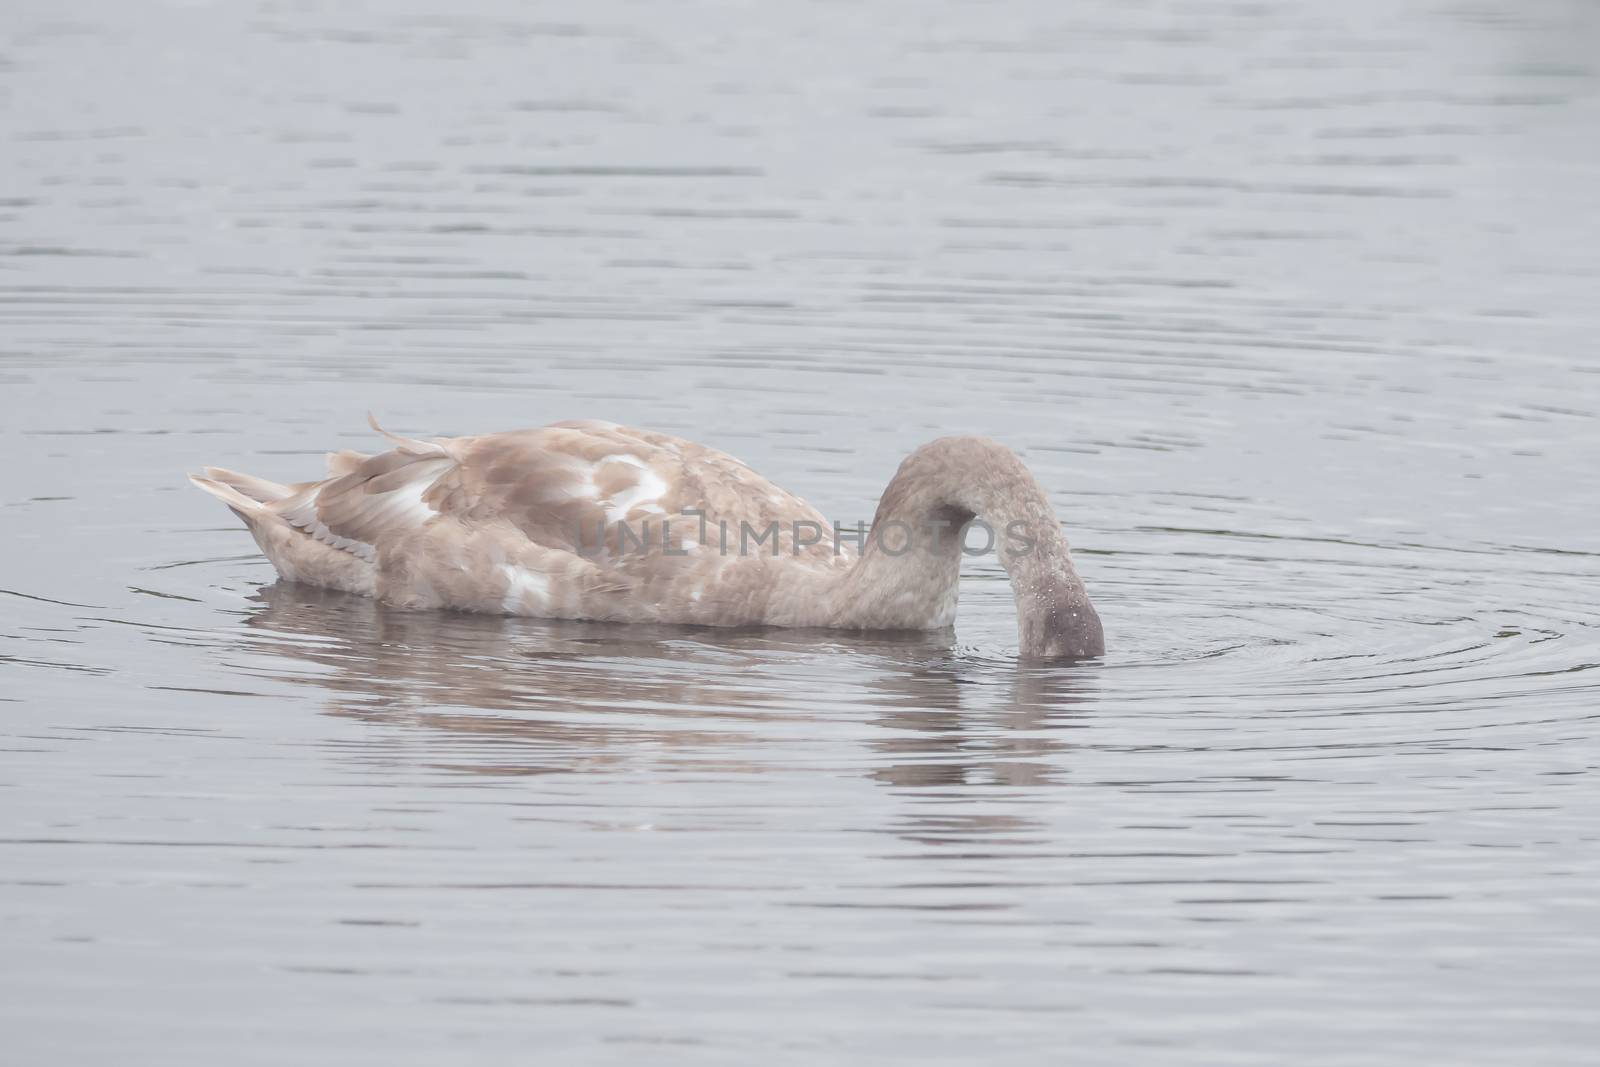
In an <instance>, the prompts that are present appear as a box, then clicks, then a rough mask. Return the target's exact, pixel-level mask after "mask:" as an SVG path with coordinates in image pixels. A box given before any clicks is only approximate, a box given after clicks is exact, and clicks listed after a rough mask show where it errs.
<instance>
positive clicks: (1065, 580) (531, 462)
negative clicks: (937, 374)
mask: <svg viewBox="0 0 1600 1067" xmlns="http://www.w3.org/2000/svg"><path fill="white" fill-rule="evenodd" d="M373 426H374V429H379V432H380V433H384V434H385V436H386V437H388V438H389V439H390V440H391V441H393V442H394V443H395V447H394V448H393V449H391V450H390V451H387V452H383V453H380V454H377V455H372V456H368V455H363V454H361V453H357V452H337V453H333V454H330V455H329V457H328V473H329V477H328V478H326V479H325V480H323V481H320V482H306V483H302V484H299V485H292V486H284V485H277V484H275V483H272V482H267V481H264V480H262V479H260V478H253V477H251V476H249V475H244V474H236V473H234V472H232V471H227V470H222V469H219V468H215V467H208V468H206V474H205V476H200V475H191V476H190V478H191V480H192V481H193V482H194V483H195V484H196V485H198V486H200V487H201V488H202V489H205V490H206V491H207V492H209V493H211V494H212V495H214V496H217V497H219V498H220V499H222V500H223V501H224V502H225V503H227V504H228V506H229V507H230V508H232V509H233V510H234V512H235V513H236V514H238V515H239V517H240V518H241V519H243V520H244V522H245V525H246V526H248V527H249V528H250V531H251V533H252V534H253V535H254V536H255V539H256V543H257V544H259V545H260V546H261V550H262V551H263V552H264V553H266V556H267V558H268V559H269V560H271V561H272V564H273V566H274V567H276V568H277V570H278V573H279V574H280V575H282V576H283V577H284V578H286V579H289V580H291V581H300V582H307V583H310V584H312V585H319V586H325V587H328V588H334V589H343V590H346V591H348V592H353V593H361V594H365V595H367V596H372V597H376V598H378V599H380V600H383V601H385V602H387V603H390V604H393V605H396V606H399V607H404V608H417V609H424V608H454V609H459V610H465V611H479V612H492V613H497V614H510V615H529V616H536V617H542V618H559V619H595V620H613V621H626V622H657V623H687V624H693V625H706V626H749V625H772V626H816V627H832V628H844V629H875V630H876V629H938V628H942V627H947V626H950V625H951V624H952V622H953V621H954V617H955V609H956V597H957V592H958V588H959V583H958V577H959V569H960V562H961V557H962V552H961V542H960V539H959V536H958V531H959V530H960V529H961V528H962V527H963V525H964V524H966V523H968V522H970V521H971V520H973V519H975V518H976V519H980V520H982V521H983V522H985V523H987V524H988V526H989V527H990V529H991V530H992V531H993V532H994V534H993V535H994V537H995V539H996V547H997V550H998V551H999V554H1000V558H1001V562H1002V563H1003V564H1004V565H1005V567H1006V570H1007V571H1008V572H1009V574H1010V576H1011V582H1012V588H1013V591H1014V593H1015V595H1016V598H1017V608H1018V631H1019V634H1020V636H1021V640H1022V651H1023V653H1024V655H1026V656H1029V657H1079V656H1094V655H1099V654H1100V653H1101V652H1103V651H1104V642H1103V639H1102V637H1101V630H1100V621H1099V617H1098V616H1097V615H1096V614H1095V611H1094V608H1093V606H1092V605H1091V604H1090V602H1089V599H1088V595H1087V594H1086V593H1085V591H1084V588H1083V583H1082V582H1081V581H1080V580H1079V579H1078V576H1077V573H1076V572H1075V571H1074V570H1073V567H1072V562H1071V559H1070V557H1069V555H1068V552H1067V543H1066V539H1065V538H1064V537H1063V536H1062V534H1061V528H1060V524H1059V523H1058V522H1057V520H1056V518H1055V515H1054V512H1053V511H1052V510H1051V508H1050V504H1049V501H1048V499H1047V498H1046V496H1045V494H1044V491H1043V490H1042V489H1041V488H1040V487H1039V485H1038V483H1037V482H1036V481H1035V480H1034V478H1033V476H1032V474H1030V473H1029V472H1028V470H1027V468H1026V467H1025V466H1024V465H1023V463H1022V461H1021V460H1020V459H1018V458H1017V456H1016V455H1015V454H1014V453H1012V452H1011V451H1010V450H1009V449H1007V448H1005V447H1004V446H1002V445H999V444H997V443H995V442H993V441H990V440H987V439H985V438H978V437H946V438H941V439H939V440H937V441H933V442H931V443H930V444H927V445H924V446H923V447H921V448H919V449H917V450H916V451H915V452H913V453H912V454H911V455H910V456H909V457H907V459H906V460H905V462H904V463H902V464H901V466H900V470H899V471H898V472H897V473H896V474H895V477H894V479H893V480H892V481H891V482H890V483H889V486H888V488H887V489H885V491H884V494H883V497H882V499H881V501H880V502H879V505H878V511H877V515H876V516H875V518H874V520H873V524H872V531H873V532H872V535H871V536H870V537H869V538H868V539H867V540H866V542H865V544H864V545H862V546H861V547H860V548H859V549H858V548H857V546H856V545H855V544H853V543H851V542H850V541H849V540H848V539H838V538H836V537H835V528H834V527H833V526H832V525H831V524H830V523H829V522H828V521H827V520H826V519H824V518H823V516H822V514H821V513H820V512H818V511H817V510H816V509H815V508H813V507H811V506H810V505H809V504H807V503H806V502H805V501H803V500H801V499H800V498H799V497H796V496H794V495H793V494H791V493H788V492H786V491H784V490H783V489H780V488H778V487H777V486H775V485H773V484H772V483H771V482H769V481H767V480H766V479H765V478H763V477H761V476H760V475H758V474H756V473H755V472H754V471H752V470H751V469H750V468H749V467H746V466H745V465H744V464H743V463H740V462H739V461H738V460H736V459H734V458H733V457H732V456H729V455H727V454H726V453H723V452H719V451H717V450H716V449H712V448H707V447H706V446H704V445H699V444H695V443H694V442H692V441H686V440H683V439H681V438H677V437H672V436H669V435H667V434H660V433H651V432H649V431H646V430H636V429H631V428H629V427H625V426H618V425H615V424H613V423H607V422H592V421H584V422H561V423H556V424H554V425H551V426H546V427H543V428H540V429H536V430H519V431H515V432H511V433H496V434H486V435H483V436H478V437H457V438H441V439H437V440H433V441H419V440H413V439H410V438H405V437H399V436H396V435H394V434H389V433H387V432H386V431H383V430H381V429H380V428H378V427H377V424H376V423H374V424H373ZM769 528H771V529H773V530H775V532H773V533H769V532H768V531H769ZM848 529H849V527H846V530H848ZM908 537H910V538H914V539H915V540H914V541H910V542H908V541H907V538H908ZM902 546H905V547H902Z"/></svg>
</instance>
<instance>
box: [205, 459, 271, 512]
mask: <svg viewBox="0 0 1600 1067" xmlns="http://www.w3.org/2000/svg"><path fill="white" fill-rule="evenodd" d="M206 477H207V478H209V479H211V480H212V481H216V482H221V483H222V484H223V485H226V486H229V487H231V488H233V489H235V490H237V491H239V492H240V493H243V494H244V495H245V496H247V497H249V498H250V499H251V500H254V501H255V502H256V503H258V504H271V503H273V502H274V501H277V500H282V499H284V498H285V497H288V496H291V495H293V493H294V489H293V488H292V487H291V486H287V485H279V484H278V483H277V482H269V481H267V480H266V479H265V478H257V477H255V476H254V475H252V474H240V473H239V472H238V471H230V470H228V469H227V468H225V467H207V468H206ZM196 484H198V483H196ZM201 488H205V487H204V486H201ZM208 491H209V490H208Z"/></svg>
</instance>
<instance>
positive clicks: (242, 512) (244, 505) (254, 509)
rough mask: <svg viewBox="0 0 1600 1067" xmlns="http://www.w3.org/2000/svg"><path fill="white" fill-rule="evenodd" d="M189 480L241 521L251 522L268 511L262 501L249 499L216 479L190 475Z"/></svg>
mask: <svg viewBox="0 0 1600 1067" xmlns="http://www.w3.org/2000/svg"><path fill="white" fill-rule="evenodd" d="M208 469H209V468H208ZM189 480H190V481H191V482H193V483H194V484H195V485H197V486H199V487H200V488H201V489H204V490H205V491H206V492H208V493H210V494H211V495H212V496H214V497H216V498H217V499H218V500H220V501H222V502H223V503H224V504H226V505H228V506H229V507H230V508H232V509H233V510H234V512H235V513H236V514H237V515H238V516H239V517H240V518H241V519H244V520H245V521H246V522H249V521H250V519H251V518H252V517H258V516H260V515H261V513H262V512H263V511H265V510H266V508H265V505H263V504H262V502H261V501H259V500H252V499H251V498H250V497H247V496H245V495H244V494H243V493H241V492H239V490H237V489H235V488H234V487H233V486H231V485H226V484H224V483H223V482H221V481H219V480H217V479H216V478H207V477H205V476H203V475H199V474H191V475H189Z"/></svg>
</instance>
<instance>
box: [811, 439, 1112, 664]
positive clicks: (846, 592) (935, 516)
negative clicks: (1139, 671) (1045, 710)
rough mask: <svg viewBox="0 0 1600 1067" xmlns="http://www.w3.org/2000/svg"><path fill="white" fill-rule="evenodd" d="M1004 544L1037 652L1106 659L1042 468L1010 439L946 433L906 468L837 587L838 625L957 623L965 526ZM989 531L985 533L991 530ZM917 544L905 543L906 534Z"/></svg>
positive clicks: (1026, 648)
mask: <svg viewBox="0 0 1600 1067" xmlns="http://www.w3.org/2000/svg"><path fill="white" fill-rule="evenodd" d="M974 519H977V520H981V523H982V524H983V526H982V527H980V528H978V529H976V530H973V531H972V532H971V533H970V535H969V537H968V541H969V542H970V545H971V547H972V549H974V550H976V549H978V548H981V547H982V545H983V543H984V541H985V540H986V539H987V534H988V531H993V536H994V545H993V551H994V552H996V553H998V555H999V557H1000V562H1001V564H1002V565H1003V566H1004V567H1005V569H1006V573H1007V574H1008V575H1009V576H1010V578H1011V590H1012V593H1013V594H1014V595H1015V597H1016V602H1017V630H1018V634H1019V636H1020V638H1021V642H1022V653H1023V655H1024V656H1027V657H1039V658H1056V657H1082V656H1097V655H1100V654H1101V653H1102V652H1103V651H1104V650H1105V646H1104V638H1103V637H1102V635H1101V630H1100V619H1099V616H1098V615H1096V614H1095V610H1094V606H1093V605H1092V604H1090V602H1089V597H1088V594H1087V593H1086V592H1085V591H1084V588H1083V582H1082V581H1080V580H1079V578H1078V574H1077V572H1076V571H1075V570H1074V569H1073V567H1072V560H1071V557H1070V556H1069V555H1068V553H1067V541H1066V538H1065V537H1064V536H1063V535H1062V532H1061V524H1060V522H1059V521H1058V520H1057V519H1056V515H1055V511H1054V510H1053V509H1052V508H1051V507H1050V501H1049V499H1048V498H1047V497H1046V496H1045V493H1044V490H1043V489H1042V488H1041V487H1040V485H1039V483H1038V482H1037V481H1036V480H1035V479H1034V477H1033V475H1032V473H1030V472H1029V470H1028V468H1027V467H1026V466H1024V465H1023V463H1022V461H1021V460H1020V459H1018V458H1017V456H1016V454H1015V453H1014V452H1012V451H1011V450H1010V449H1008V448H1006V447H1005V446H1003V445H1000V444H998V443H996V442H994V441H991V440H988V439H987V438H981V437H945V438H940V439H939V440H937V441H934V442H932V443H930V444H926V445H923V446H922V447H921V448H919V449H917V450H916V451H915V452H913V453H912V454H911V455H910V456H908V457H907V458H906V460H905V462H904V463H902V464H901V465H900V469H899V470H898V471H897V472H896V473H895V476H894V478H893V479H892V480H891V481H890V482H889V486H888V488H886V489H885V490H884V492H883V497H882V498H881V499H880V500H879V502H878V511H877V514H876V516H874V518H873V521H872V535H871V537H870V538H869V539H868V541H867V544H866V546H865V547H864V549H863V551H862V554H861V558H860V560H859V561H858V562H857V563H856V565H855V566H854V567H852V568H851V569H850V570H849V571H848V572H846V573H845V574H844V575H842V576H841V578H840V579H839V581H838V583H837V587H836V589H835V590H834V591H833V597H832V601H833V602H832V605H831V606H832V609H833V612H834V618H835V625H839V626H850V627H862V628H870V629H892V628H903V629H928V628H933V627H942V626H948V625H950V624H951V623H952V622H953V621H954V619H955V610H956V595H957V588H958V582H959V578H960V570H961V559H962V539H961V534H960V531H961V529H962V527H963V526H964V525H965V524H966V523H968V522H970V521H972V520H974ZM984 527H986V529H985V528H984ZM908 537H910V538H912V541H911V543H910V545H909V547H903V546H906V544H907V541H906V539H907V538H908Z"/></svg>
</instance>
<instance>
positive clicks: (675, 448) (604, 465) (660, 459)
mask: <svg viewBox="0 0 1600 1067" xmlns="http://www.w3.org/2000/svg"><path fill="white" fill-rule="evenodd" d="M451 446H452V451H454V452H456V453H457V454H458V455H459V460H460V461H459V463H458V464H457V465H456V466H454V467H453V468H452V469H450V470H449V471H447V472H445V473H444V474H443V475H442V476H441V477H439V479H438V480H437V481H436V482H435V483H434V485H433V487H432V488H431V489H430V490H429V492H428V493H427V494H426V496H425V497H424V501H425V502H426V503H429V504H430V505H431V506H434V507H435V508H437V509H438V510H439V511H440V512H441V513H442V514H459V515H462V516H464V517H466V518H467V519H468V520H469V521H475V522H488V521H495V520H504V521H506V522H509V523H510V524H512V525H513V526H514V527H515V528H516V529H518V530H520V531H521V532H522V533H523V534H524V535H525V536H526V537H527V538H528V539H529V540H531V541H534V542H536V543H538V544H541V545H545V546H548V547H556V548H561V549H564V550H566V551H571V552H581V553H582V554H583V555H585V556H587V557H589V558H592V559H595V560H596V561H597V562H600V563H602V564H603V563H605V562H606V561H608V560H609V559H611V558H612V557H613V556H615V555H618V554H627V555H629V556H630V558H639V557H641V556H643V557H657V556H661V555H663V554H667V553H666V550H665V548H664V543H663V537H665V538H666V542H665V543H666V544H670V545H671V547H672V553H671V555H672V557H673V558H676V553H677V552H678V551H681V550H682V548H683V547H684V546H685V545H686V544H687V545H689V547H690V548H691V550H692V549H693V547H695V546H696V545H698V543H699V542H701V541H702V540H707V541H711V540H716V539H719V538H720V529H721V524H722V523H726V524H727V527H728V529H729V536H730V540H731V541H732V542H733V543H734V544H737V543H738V540H739V537H740V530H741V524H745V523H747V524H749V525H750V526H751V527H752V528H753V529H754V530H756V531H758V532H759V531H765V530H766V529H767V527H768V526H769V525H772V524H776V527H777V529H778V531H779V532H778V539H779V544H780V550H781V551H782V552H783V553H784V554H786V555H787V554H789V553H791V552H792V550H793V539H794V529H795V524H796V523H797V522H805V523H812V524H815V527H816V530H817V531H818V532H819V533H820V534H821V535H822V536H821V537H820V540H819V543H818V544H817V545H814V546H810V547H807V546H802V553H803V554H818V555H823V554H826V555H831V552H832V550H831V547H830V546H831V529H830V527H829V526H828V525H827V521H826V520H825V519H824V518H823V517H822V515H821V514H820V513H819V512H817V510H816V509H815V508H812V507H811V506H810V505H809V504H807V503H806V502H805V501H804V500H801V499H800V498H799V497H797V496H795V495H794V494H792V493H789V492H786V491H785V490H783V489H780V488H779V487H777V486H775V485H773V484H772V483H771V482H769V481H767V479H765V478H763V477H761V476H760V475H759V474H757V473H756V472H754V471H753V470H751V469H750V468H749V467H747V466H745V465H744V464H743V463H741V462H739V461H738V460H736V459H734V458H733V457H732V456H729V455H727V454H726V453H723V452H719V451H717V450H716V449H713V448H707V447H706V446H704V445H698V444H695V443H694V442H692V441H685V440H683V439H681V438H677V437H672V436H670V435H668V434H659V433H651V432H649V431H645V430H635V429H631V428H629V427H625V426H617V425H615V424H612V423H603V422H565V423H557V424H555V425H553V426H546V427H544V428H542V429H538V430H526V431H521V432H517V433H502V434H491V435H488V436H484V437H477V438H461V439H458V440H457V441H455V442H452V443H451ZM691 512H692V513H695V514H688V513H691ZM702 514H703V525H702V517H701V516H702ZM602 524H604V527H605V528H606V529H607V530H608V531H609V532H608V533H607V534H606V535H605V537H604V538H602V537H601V535H600V531H601V529H602ZM618 524H624V525H625V526H626V527H627V529H628V534H629V535H630V540H628V541H626V542H618V540H617V535H618V531H616V529H615V527H616V526H617V525H618ZM811 536H812V535H811V534H809V533H808V534H806V535H805V539H806V540H809V539H810V537H811ZM634 539H637V540H638V541H642V542H643V544H642V546H640V545H638V544H636V543H635V540H634ZM619 543H620V544H622V545H623V546H624V547H626V549H627V551H626V553H619V552H618V551H617V550H618V547H619ZM768 543H769V544H770V542H768ZM762 550H763V551H769V550H768V549H766V548H763V549H762Z"/></svg>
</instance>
